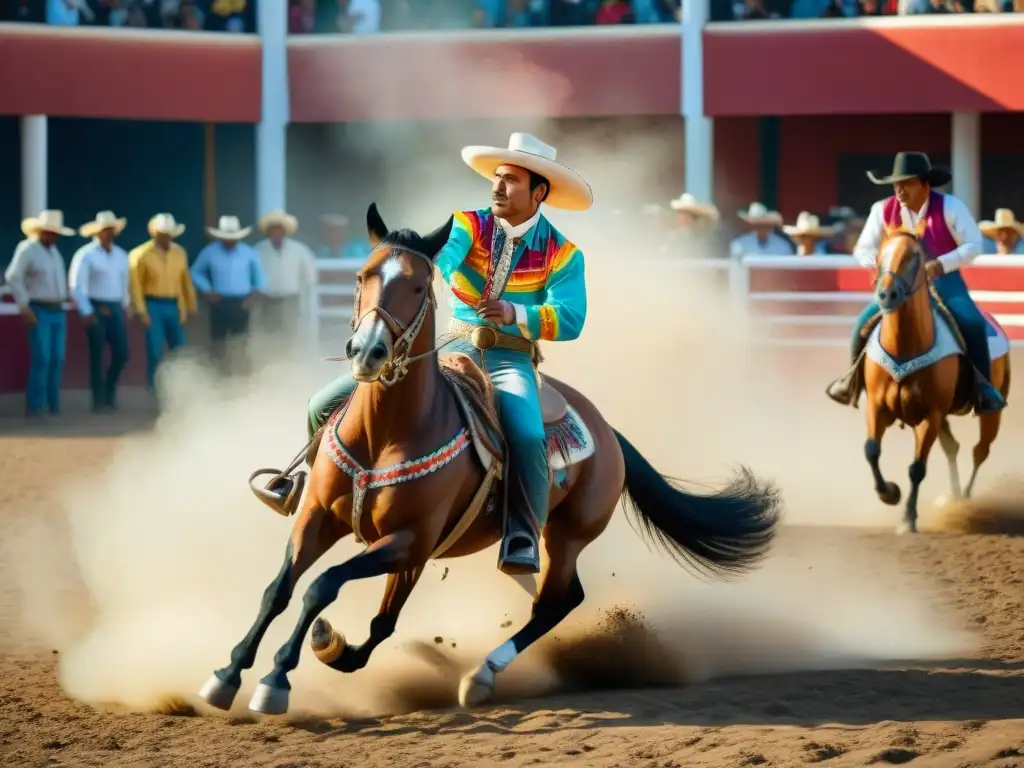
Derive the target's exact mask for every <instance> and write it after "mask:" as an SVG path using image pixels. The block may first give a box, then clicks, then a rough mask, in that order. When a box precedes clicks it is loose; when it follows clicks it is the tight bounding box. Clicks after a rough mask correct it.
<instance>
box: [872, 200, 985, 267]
mask: <svg viewBox="0 0 1024 768" xmlns="http://www.w3.org/2000/svg"><path fill="white" fill-rule="evenodd" d="M942 198H943V200H942V214H943V218H944V219H945V220H946V226H947V227H949V232H950V234H951V235H953V239H954V240H956V241H957V243H959V246H958V247H957V248H955V249H954V250H952V251H950V252H949V253H944V254H942V255H941V256H938V257H937V258H938V260H939V261H940V262H942V268H943V270H945V271H946V272H952V271H954V270H957V269H960V267H962V266H964V265H965V264H970V263H971V262H972V261H974V259H975V257H977V256H978V254H980V253H981V250H982V237H981V230H980V229H978V224H977V222H975V221H974V217H973V216H972V215H971V212H970V211H969V210H967V206H966V205H964V203H963V201H962V200H961V199H960V198H958V197H953V195H945V194H944V195H942ZM884 207H885V200H879V201H878V202H877V203H875V204H874V205H873V206H871V213H870V214H869V215H868V220H867V222H866V223H865V224H864V230H863V231H862V232H861V233H860V238H858V240H857V245H856V246H854V249H853V256H854V258H855V259H857V261H858V262H859V263H860V264H862V265H863V266H865V267H868V268H870V269H874V268H875V263H876V259H877V258H878V249H879V248H881V247H882V240H884V239H885V219H884V217H883V210H882V209H883V208H884ZM900 215H901V217H902V223H903V227H904V228H905V229H908V230H910V231H911V232H917V229H918V227H919V226H920V225H921V222H922V221H924V218H925V216H927V215H928V203H927V201H926V202H925V204H924V206H923V207H922V208H921V210H920V211H918V212H917V213H914V212H913V211H912V210H910V209H909V208H907V207H906V206H905V205H901V206H900Z"/></svg>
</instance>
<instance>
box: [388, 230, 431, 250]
mask: <svg viewBox="0 0 1024 768" xmlns="http://www.w3.org/2000/svg"><path fill="white" fill-rule="evenodd" d="M380 244H381V245H390V246H393V247H395V248H401V249H402V250H403V251H417V252H419V253H424V252H425V249H426V248H427V247H429V246H428V244H427V239H426V238H425V237H423V235H421V234H420V233H419V232H417V231H415V230H413V229H393V230H391V231H390V232H388V233H387V234H386V235H384V237H383V238H382V239H381V241H380Z"/></svg>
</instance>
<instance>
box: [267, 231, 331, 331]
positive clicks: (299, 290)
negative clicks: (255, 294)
mask: <svg viewBox="0 0 1024 768" xmlns="http://www.w3.org/2000/svg"><path fill="white" fill-rule="evenodd" d="M256 253H257V254H259V258H260V266H262V267H263V275H264V278H265V280H266V285H265V287H264V289H263V291H262V293H265V294H266V295H267V296H270V297H272V298H275V299H282V298H287V297H298V299H299V307H300V311H301V312H302V313H303V314H305V313H306V312H308V310H309V308H310V306H312V302H313V292H314V291H315V290H316V283H317V274H316V256H314V255H313V251H311V250H310V249H309V247H308V246H307V245H306V244H305V243H300V242H299V241H298V240H292V239H291V238H290V237H286V238H285V239H284V241H283V242H282V243H281V248H280V250H278V249H277V248H275V247H274V244H273V243H272V242H270V240H262V241H260V242H259V243H257V244H256Z"/></svg>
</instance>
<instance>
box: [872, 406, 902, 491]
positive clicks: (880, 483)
mask: <svg viewBox="0 0 1024 768" xmlns="http://www.w3.org/2000/svg"><path fill="white" fill-rule="evenodd" d="M865 418H866V419H867V426H868V439H867V441H866V442H865V443H864V457H865V458H866V459H867V460H868V465H869V466H870V467H871V475H872V477H874V479H875V493H877V494H878V498H880V499H881V500H882V502H883V503H884V504H888V505H890V506H895V505H896V504H899V503H900V487H899V486H898V485H896V483H893V482H891V481H887V480H886V479H885V478H884V477H882V468H881V466H880V465H879V461H878V460H879V459H880V458H881V456H882V437H883V436H884V435H885V431H886V430H887V429H888V428H889V427H891V426H892V422H893V417H892V414H891V413H889V411H888V410H883V409H882V408H881V407H880V406H879V405H878V404H877V403H875V402H873V401H872V400H871V398H870V397H869V398H868V404H867V408H866V409H865Z"/></svg>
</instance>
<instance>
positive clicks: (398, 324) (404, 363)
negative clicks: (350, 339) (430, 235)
mask: <svg viewBox="0 0 1024 768" xmlns="http://www.w3.org/2000/svg"><path fill="white" fill-rule="evenodd" d="M401 253H411V254H413V255H414V256H418V257H419V258H421V259H422V260H423V261H424V262H425V263H426V264H427V266H428V267H429V268H430V277H431V281H430V283H429V284H428V285H427V290H426V293H425V295H424V297H423V301H422V303H421V304H420V307H419V309H418V310H416V314H415V315H414V316H413V319H412V322H411V323H409V324H408V325H406V324H405V323H403V322H402V321H401V320H399V319H398V318H397V317H395V316H394V315H393V314H391V312H389V311H388V310H387V309H385V308H384V307H383V306H381V305H380V304H377V305H376V306H373V307H370V308H369V309H367V310H366V311H365V312H362V313H360V310H361V306H360V305H361V303H362V285H361V284H357V285H356V290H355V297H354V304H353V307H352V321H351V323H349V327H350V328H351V329H352V332H353V333H354V332H355V330H356V329H357V328H358V327H359V326H360V324H361V323H362V322H363V320H364V319H365V318H366V317H367V316H368V315H371V314H374V313H376V314H377V315H378V316H379V317H380V319H381V320H383V321H384V324H385V325H386V326H387V327H388V332H389V333H390V334H391V350H392V351H391V359H390V360H388V361H387V362H386V363H384V365H383V366H381V373H380V378H378V379H377V380H378V381H379V382H380V383H381V384H382V385H383V386H384V387H391V386H394V385H395V384H397V383H398V382H399V381H401V380H402V379H404V378H405V377H406V374H408V373H409V366H410V365H411V364H412V363H414V362H416V361H417V360H422V359H423V358H425V357H430V356H431V355H433V354H434V353H435V352H437V351H438V350H439V349H440V348H441V347H443V346H445V345H446V344H448V343H450V342H451V341H452V340H453V339H448V340H447V341H445V342H444V343H442V344H438V345H437V346H435V347H433V348H432V349H430V350H428V351H427V352H424V353H422V354H419V355H414V356H412V357H410V356H409V352H410V351H411V350H412V345H413V343H414V342H415V341H416V337H417V336H419V333H420V331H421V330H422V329H423V323H424V322H425V321H426V319H427V313H428V312H430V311H432V310H434V309H435V308H436V307H437V299H436V297H435V296H434V282H433V276H434V260H433V259H431V258H430V257H429V256H427V255H426V254H424V253H420V252H419V251H414V250H412V249H411V248H404V247H403V248H399V247H393V248H392V249H391V255H392V256H398V255H399V254H401ZM324 359H325V360H333V361H345V360H348V358H347V357H327V358H324Z"/></svg>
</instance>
